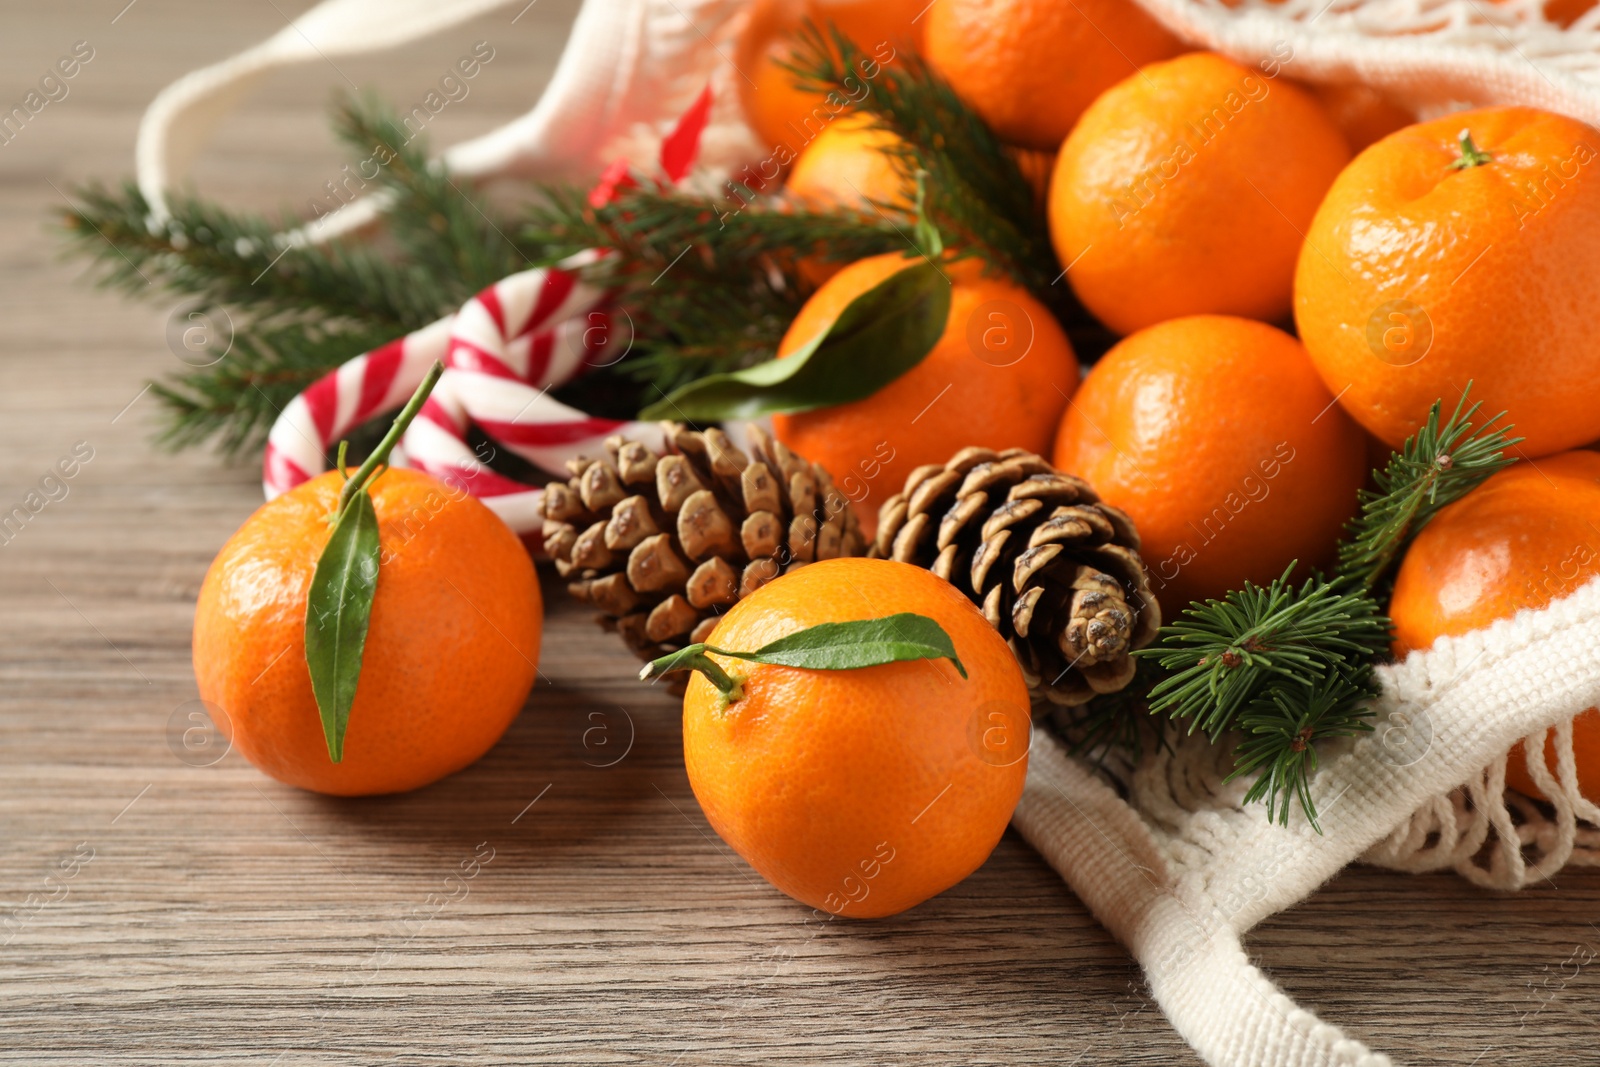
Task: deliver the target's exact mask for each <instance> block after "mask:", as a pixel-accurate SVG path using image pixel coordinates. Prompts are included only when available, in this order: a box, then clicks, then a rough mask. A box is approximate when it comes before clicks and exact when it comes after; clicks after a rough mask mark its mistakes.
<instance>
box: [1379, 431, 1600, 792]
mask: <svg viewBox="0 0 1600 1067" xmlns="http://www.w3.org/2000/svg"><path fill="white" fill-rule="evenodd" d="M1597 574H1600V455H1597V454H1595V453H1593V452H1563V453H1561V454H1560V455H1555V456H1549V457H1546V458H1544V459H1537V460H1524V461H1522V462H1520V463H1516V464H1514V465H1512V466H1510V467H1508V468H1506V469H1505V470H1503V471H1500V472H1499V473H1497V474H1495V475H1494V476H1493V477H1491V478H1489V479H1488V480H1487V481H1485V482H1484V483H1483V484H1482V485H1480V486H1478V487H1477V488H1476V489H1474V490H1473V491H1472V492H1470V493H1468V494H1467V495H1466V496H1464V497H1462V498H1461V499H1460V500H1457V501H1455V502H1454V503H1453V504H1450V505H1448V506H1447V507H1444V508H1442V509H1440V511H1439V513H1438V514H1437V515H1435V516H1434V518H1433V520H1432V521H1431V522H1429V523H1428V525H1426V526H1424V527H1423V528H1422V531H1421V532H1420V533H1419V534H1417V537H1416V539H1415V540H1414V541H1412V543H1411V547H1410V548H1409V549H1407V551H1406V555H1405V559H1404V560H1402V561H1401V564H1400V570H1399V572H1398V573H1397V574H1396V576H1395V583H1394V595H1393V596H1392V597H1391V598H1390V602H1389V617H1390V618H1391V619H1393V620H1394V653H1395V655H1396V656H1397V657H1401V658H1403V657H1405V656H1406V655H1407V654H1408V653H1410V652H1411V651H1413V650H1415V649H1426V648H1430V647H1432V645H1433V643H1434V641H1435V640H1437V639H1438V638H1440V637H1442V636H1446V635H1450V636H1455V635H1459V634H1464V633H1467V632H1469V631H1472V630H1479V629H1482V628H1483V627H1485V626H1488V625H1489V624H1490V623H1492V622H1494V621H1495V620H1497V619H1509V618H1511V617H1512V616H1513V615H1515V614H1516V613H1517V612H1519V611H1523V610H1537V609H1539V608H1543V607H1545V606H1546V605H1548V604H1550V603H1551V602H1552V601H1555V600H1560V599H1562V598H1563V597H1566V596H1568V595H1569V594H1571V593H1573V592H1576V591H1577V589H1578V588H1579V587H1580V586H1582V585H1584V584H1585V583H1587V582H1588V581H1589V580H1590V579H1592V578H1593V577H1594V576H1595V575H1597ZM1572 746H1573V750H1574V754H1575V755H1576V757H1577V770H1578V785H1579V788H1580V790H1581V791H1582V792H1583V795H1584V796H1586V797H1588V798H1589V799H1590V800H1591V801H1597V802H1600V712H1597V711H1596V710H1595V709H1593V708H1590V709H1589V710H1588V711H1585V712H1584V713H1582V714H1581V715H1579V716H1578V717H1577V718H1576V719H1575V720H1573V724H1572ZM1555 762H1556V757H1555V739H1554V737H1553V736H1552V737H1551V738H1550V739H1549V740H1548V741H1547V742H1546V751H1545V763H1546V766H1548V767H1550V768H1551V773H1552V774H1553V773H1554V767H1555ZM1506 784H1507V785H1509V786H1511V787H1512V788H1513V789H1516V790H1518V791H1520V792H1522V793H1526V794H1528V795H1529V796H1534V797H1538V796H1542V795H1543V794H1542V793H1541V792H1540V790H1539V788H1538V786H1536V785H1535V784H1534V782H1533V776H1532V775H1531V774H1530V773H1529V772H1528V769H1527V762H1526V757H1525V756H1524V755H1523V749H1522V746H1521V744H1520V743H1519V744H1518V746H1517V747H1516V748H1515V749H1514V750H1513V751H1512V758H1511V759H1510V760H1509V761H1508V762H1507V764H1506Z"/></svg>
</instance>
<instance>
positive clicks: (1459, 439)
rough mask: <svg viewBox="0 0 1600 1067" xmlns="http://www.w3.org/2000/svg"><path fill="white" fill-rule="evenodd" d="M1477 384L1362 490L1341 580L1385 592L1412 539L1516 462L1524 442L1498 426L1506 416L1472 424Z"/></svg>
mask: <svg viewBox="0 0 1600 1067" xmlns="http://www.w3.org/2000/svg"><path fill="white" fill-rule="evenodd" d="M1471 390H1472V383H1471V382H1468V383H1467V388H1466V389H1464V390H1462V392H1461V399H1460V400H1459V401H1457V403H1456V408H1455V411H1454V413H1452V414H1451V416H1450V418H1449V420H1448V421H1447V422H1445V424H1444V425H1443V426H1441V425H1440V424H1439V416H1440V413H1441V409H1442V407H1443V401H1442V400H1436V401H1434V403H1433V408H1432V409H1431V410H1430V411H1429V412H1428V421H1427V422H1426V423H1424V424H1423V426H1422V428H1421V429H1419V430H1418V431H1417V432H1416V433H1415V434H1412V435H1411V436H1410V437H1409V438H1407V439H1406V443H1405V447H1404V448H1402V449H1401V450H1400V451H1399V452H1395V453H1392V454H1391V455H1390V457H1389V462H1388V464H1387V465H1385V467H1384V469H1383V470H1382V471H1378V472H1374V483H1375V484H1376V486H1377V488H1376V489H1363V490H1362V491H1361V513H1360V514H1359V515H1358V516H1357V517H1356V518H1355V519H1353V520H1351V522H1350V524H1349V526H1348V527H1347V529H1346V537H1345V540H1344V541H1343V542H1342V543H1341V544H1340V545H1339V565H1338V567H1337V568H1336V569H1335V572H1334V573H1335V575H1336V576H1337V577H1338V578H1339V579H1342V580H1345V581H1349V582H1351V583H1354V584H1356V585H1359V586H1360V587H1361V588H1363V589H1366V590H1369V591H1377V590H1381V589H1382V588H1383V586H1384V584H1385V582H1386V581H1387V579H1388V577H1389V574H1390V572H1391V571H1392V570H1393V569H1394V567H1395V565H1396V563H1397V562H1398V561H1399V559H1400V557H1401V555H1402V554H1403V553H1404V552H1405V549H1406V546H1407V545H1409V544H1410V543H1411V541H1412V539H1413V538H1415V537H1416V536H1417V534H1418V533H1420V532H1421V530H1422V528H1423V527H1424V526H1426V525H1427V524H1428V522H1429V520H1431V519H1432V518H1433V517H1434V516H1435V515H1437V514H1438V513H1439V511H1440V510H1441V509H1442V508H1444V507H1446V506H1448V505H1449V504H1451V503H1453V502H1454V501H1456V500H1459V499H1461V498H1462V497H1463V496H1465V495H1466V494H1467V493H1469V492H1471V491H1472V490H1473V489H1475V488H1477V487H1478V486H1479V485H1481V484H1482V483H1483V481H1484V480H1485V479H1486V478H1488V477H1489V476H1490V475H1492V474H1494V473H1495V472H1496V471H1499V470H1503V469H1504V468H1506V467H1508V466H1510V465H1511V463H1512V462H1514V460H1513V458H1512V457H1508V456H1507V455H1506V454H1505V453H1506V452H1507V451H1508V450H1509V449H1510V448H1512V446H1514V445H1516V444H1518V443H1519V442H1521V441H1522V438H1520V437H1512V436H1511V427H1510V426H1509V425H1508V426H1496V425H1495V424H1496V423H1497V422H1499V421H1500V420H1501V419H1503V418H1505V412H1503V411H1502V412H1501V413H1500V414H1498V415H1496V416H1495V417H1494V418H1492V419H1490V420H1489V421H1488V422H1486V423H1484V424H1483V426H1482V427H1481V428H1479V429H1478V430H1477V431H1476V432H1474V431H1473V422H1472V420H1473V419H1474V418H1475V417H1476V416H1477V413H1478V409H1479V408H1480V407H1481V406H1482V404H1481V403H1474V404H1473V405H1472V406H1471V407H1467V394H1468V393H1469V392H1470V391H1471Z"/></svg>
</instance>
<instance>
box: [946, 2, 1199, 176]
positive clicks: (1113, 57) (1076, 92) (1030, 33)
mask: <svg viewBox="0 0 1600 1067" xmlns="http://www.w3.org/2000/svg"><path fill="white" fill-rule="evenodd" d="M926 20H927V24H928V27H927V31H926V40H925V41H924V51H925V52H926V54H927V57H928V63H929V65H930V66H931V67H933V69H934V70H935V71H936V72H938V73H939V74H940V75H941V76H943V77H944V79H945V80H946V81H948V82H949V83H950V86H951V87H952V88H953V89H955V91H956V93H957V94H958V95H959V96H960V97H961V98H962V99H963V100H965V101H966V102H967V104H968V105H969V106H970V107H971V108H972V109H973V110H974V111H976V112H977V113H978V114H979V115H981V116H982V117H983V119H984V121H985V122H987V123H988V124H989V125H990V127H992V128H993V129H994V131H995V133H996V134H998V135H999V137H1000V139H1001V140H1003V141H1009V142H1011V143H1013V144H1017V145H1020V146H1023V147H1026V148H1037V149H1040V150H1042V151H1047V152H1053V151H1055V150H1056V149H1057V148H1059V147H1060V146H1061V141H1062V139H1063V138H1065V137H1066V136H1067V134H1068V133H1069V132H1070V131H1071V130H1072V127H1073V124H1074V123H1076V122H1077V121H1078V117H1079V116H1080V115H1082V114H1083V111H1084V109H1085V108H1087V107H1088V106H1089V105H1090V104H1091V103H1092V102H1093V101H1094V99H1095V97H1097V96H1099V95H1100V94H1101V93H1102V92H1104V91H1105V90H1106V89H1109V88H1110V87H1111V86H1113V85H1115V84H1116V83H1117V82H1119V81H1121V80H1122V79H1123V78H1126V77H1128V76H1129V75H1130V74H1132V73H1134V71H1136V70H1137V69H1138V68H1139V67H1141V66H1143V65H1144V64H1146V63H1151V62H1154V61H1155V60H1158V59H1165V58H1167V57H1168V56H1174V55H1177V54H1178V53H1179V52H1181V51H1182V50H1183V43H1182V42H1181V41H1179V40H1178V39H1177V38H1176V37H1174V36H1172V34H1170V33H1168V32H1167V31H1166V30H1165V29H1164V28H1162V26H1161V24H1160V23H1159V22H1157V21H1156V20H1155V19H1153V18H1151V17H1150V16H1149V15H1147V14H1146V13H1145V12H1144V9H1143V8H1141V7H1140V6H1139V5H1138V4H1136V3H1134V2H1133V0H1074V2H1073V3H1060V2H1059V0H940V2H939V3H936V4H931V5H929V6H928V13H927V16H926Z"/></svg>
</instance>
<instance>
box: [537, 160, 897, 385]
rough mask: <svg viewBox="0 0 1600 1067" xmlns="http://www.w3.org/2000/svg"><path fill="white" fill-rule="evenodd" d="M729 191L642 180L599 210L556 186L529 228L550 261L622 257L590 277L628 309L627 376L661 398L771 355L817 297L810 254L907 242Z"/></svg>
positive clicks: (833, 214) (871, 227) (601, 262)
mask: <svg viewBox="0 0 1600 1067" xmlns="http://www.w3.org/2000/svg"><path fill="white" fill-rule="evenodd" d="M730 189H731V193H730V196H729V198H727V199H724V200H716V199H711V198H707V197H705V196H701V195H698V194H694V193H689V192H685V191H682V190H678V189H657V188H652V187H650V186H648V185H641V186H639V187H636V188H633V189H630V190H627V191H625V192H624V193H622V195H621V196H620V197H619V198H618V199H617V200H616V201H615V202H613V203H610V204H606V205H604V206H600V207H595V206H593V205H591V204H590V203H589V202H588V198H587V197H586V196H585V195H584V194H583V193H582V192H580V191H578V190H575V189H561V188H548V189H546V190H544V196H543V197H542V198H541V200H540V202H539V203H537V204H535V205H534V206H532V207H530V208H529V209H528V212H527V217H526V222H525V224H524V226H523V227H522V228H521V230H520V231H519V236H520V239H521V240H522V242H523V243H524V245H525V246H527V247H530V248H532V249H535V250H536V251H537V256H538V257H539V261H540V262H549V263H553V262H558V261H560V260H562V259H565V258H567V257H569V256H572V255H574V254H576V253H579V252H584V251H587V250H590V249H595V248H605V249H610V250H611V251H612V252H613V253H614V254H612V255H607V256H603V257H601V258H599V259H598V260H596V261H595V262H594V263H593V264H592V265H591V266H590V267H588V268H586V273H587V275H588V277H589V280H590V281H592V282H593V283H595V284H598V285H602V286H605V287H607V288H610V289H611V290H612V291H613V293H614V294H615V300H616V302H617V305H618V306H619V307H620V308H621V310H622V311H623V312H625V313H626V316H627V321H628V322H629V323H630V324H631V327H632V344H633V348H632V352H631V353H630V355H629V357H628V359H627V361H626V362H625V363H624V364H620V365H619V369H620V370H621V371H622V373H623V374H625V375H626V376H628V377H630V378H633V379H634V380H636V381H639V382H642V383H646V384H647V385H648V387H649V388H647V389H646V390H645V392H644V395H646V396H648V397H649V398H650V399H655V397H656V393H655V390H656V389H660V390H661V392H662V393H663V394H665V393H669V392H671V391H672V390H673V389H675V388H677V387H678V386H680V385H683V384H685V383H686V382H689V381H692V380H694V379H696V378H699V377H703V376H705V375H707V374H712V373H716V372H719V371H726V370H736V369H738V368H740V367H745V366H748V365H750V364H752V363H756V362H760V361H762V360H766V359H771V358H772V353H773V351H774V349H776V347H777V344H778V341H779V340H780V339H781V338H782V337H783V333H784V331H785V330H787V329H788V327H789V324H790V323H791V322H792V321H793V320H794V316H795V314H796V313H797V312H798V311H799V310H800V306H801V304H802V303H804V300H805V297H806V295H807V294H808V292H809V290H810V286H809V285H808V284H807V283H806V281H805V279H804V277H803V275H802V272H801V259H802V257H805V258H810V259H812V260H814V261H815V262H818V263H825V262H840V261H850V260H855V259H860V258H863V257H865V256H869V255H875V254H877V253H880V252H887V251H891V250H893V249H896V248H902V247H904V244H905V242H904V239H903V238H902V237H901V235H900V234H899V232H897V230H896V229H895V227H894V226H893V225H892V224H890V223H889V222H887V221H885V220H883V219H880V218H875V217H872V216H868V215H864V214H859V213H856V212H847V211H829V212H818V211H806V210H798V209H791V208H790V207H789V206H788V205H784V204H781V203H780V202H778V201H776V200H774V199H773V198H771V197H764V196H761V195H759V194H757V193H754V192H752V191H751V190H750V189H748V188H747V187H744V186H741V185H737V184H731V185H730ZM668 283H670V284H668Z"/></svg>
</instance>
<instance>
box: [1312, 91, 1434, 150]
mask: <svg viewBox="0 0 1600 1067" xmlns="http://www.w3.org/2000/svg"><path fill="white" fill-rule="evenodd" d="M1307 88H1308V89H1310V90H1311V93H1312V95H1313V96H1315V97H1316V98H1317V103H1319V104H1321V105H1322V108H1323V110H1324V111H1326V112H1327V113H1328V117H1329V118H1331V119H1332V120H1333V124H1334V125H1335V126H1337V127H1339V132H1340V133H1342V134H1344V139H1345V142H1346V143H1348V144H1349V146H1350V150H1351V151H1352V152H1359V151H1361V150H1362V149H1364V148H1366V147H1367V146H1368V145H1371V144H1376V143H1377V142H1379V141H1381V140H1383V139H1384V138H1385V137H1387V136H1389V135H1390V134H1391V133H1394V132H1395V131H1396V130H1401V129H1404V128H1405V127H1407V126H1410V125H1411V124H1412V123H1414V122H1416V121H1417V117H1416V116H1415V115H1414V114H1412V113H1411V112H1410V111H1407V110H1406V109H1405V108H1403V107H1401V106H1400V105H1399V104H1397V103H1395V102H1394V101H1392V100H1390V99H1389V98H1388V97H1386V96H1384V95H1383V94H1382V93H1380V92H1379V91H1378V90H1376V89H1374V88H1373V87H1372V86H1370V85H1367V84H1366V83H1364V82H1323V83H1321V84H1318V85H1309V86H1307Z"/></svg>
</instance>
